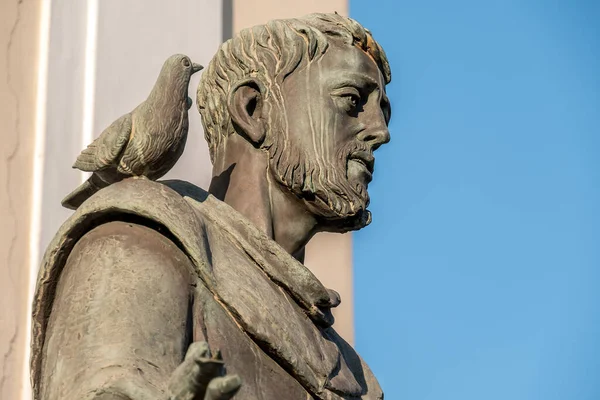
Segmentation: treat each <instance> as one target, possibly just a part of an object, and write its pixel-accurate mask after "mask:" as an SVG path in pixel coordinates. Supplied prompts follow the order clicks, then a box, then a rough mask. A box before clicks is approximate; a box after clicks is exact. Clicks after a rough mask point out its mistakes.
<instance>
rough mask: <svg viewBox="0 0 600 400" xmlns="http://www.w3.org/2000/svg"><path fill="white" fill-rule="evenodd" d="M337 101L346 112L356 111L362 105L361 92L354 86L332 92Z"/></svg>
mask: <svg viewBox="0 0 600 400" xmlns="http://www.w3.org/2000/svg"><path fill="white" fill-rule="evenodd" d="M331 94H332V96H333V98H334V101H335V103H336V104H337V105H338V107H340V108H341V109H342V110H344V111H345V112H348V113H351V112H355V111H356V110H357V109H358V107H360V102H361V98H360V93H359V91H358V90H357V89H356V88H354V87H345V88H342V89H337V90H334V91H333V93H331Z"/></svg>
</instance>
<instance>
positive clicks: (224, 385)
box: [204, 375, 242, 400]
mask: <svg viewBox="0 0 600 400" xmlns="http://www.w3.org/2000/svg"><path fill="white" fill-rule="evenodd" d="M241 386H242V380H241V379H240V377H239V376H237V375H228V376H222V377H219V378H215V379H213V380H212V381H210V383H209V384H208V388H207V389H206V394H205V396H204V400H229V399H231V398H232V397H233V396H234V395H235V394H236V393H237V392H238V390H239V389H240V387H241Z"/></svg>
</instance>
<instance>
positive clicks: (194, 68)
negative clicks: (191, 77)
mask: <svg viewBox="0 0 600 400" xmlns="http://www.w3.org/2000/svg"><path fill="white" fill-rule="evenodd" d="M203 69H204V67H203V66H202V65H200V64H196V63H192V74H194V73H196V72H198V71H202V70H203Z"/></svg>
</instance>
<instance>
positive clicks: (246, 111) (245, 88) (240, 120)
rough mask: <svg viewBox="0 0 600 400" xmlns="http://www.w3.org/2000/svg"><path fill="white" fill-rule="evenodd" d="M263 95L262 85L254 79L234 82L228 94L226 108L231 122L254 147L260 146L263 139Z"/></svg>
mask: <svg viewBox="0 0 600 400" xmlns="http://www.w3.org/2000/svg"><path fill="white" fill-rule="evenodd" d="M264 94H265V88H264V85H263V84H262V82H260V81H259V80H257V79H254V78H248V79H244V80H241V81H238V82H236V83H235V84H234V85H233V87H232V88H231V91H230V92H229V101H228V104H227V108H228V110H229V115H230V116H231V121H232V122H233V125H234V127H235V129H236V131H237V132H238V133H239V134H241V135H243V136H244V137H246V139H247V140H249V141H250V142H251V143H252V144H253V145H254V146H260V145H261V144H262V142H263V140H264V139H265V132H266V126H265V122H264V121H265V119H264V118H263V115H262V111H263V98H264Z"/></svg>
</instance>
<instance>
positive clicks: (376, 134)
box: [358, 126, 390, 150]
mask: <svg viewBox="0 0 600 400" xmlns="http://www.w3.org/2000/svg"><path fill="white" fill-rule="evenodd" d="M358 139H359V140H361V141H363V142H365V143H368V144H369V145H371V148H372V149H373V150H377V149H378V148H379V147H380V146H381V145H382V144H386V143H388V142H389V141H390V131H389V130H388V128H387V127H383V126H382V127H376V128H373V129H366V130H364V131H362V132H361V133H359V134H358Z"/></svg>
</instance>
